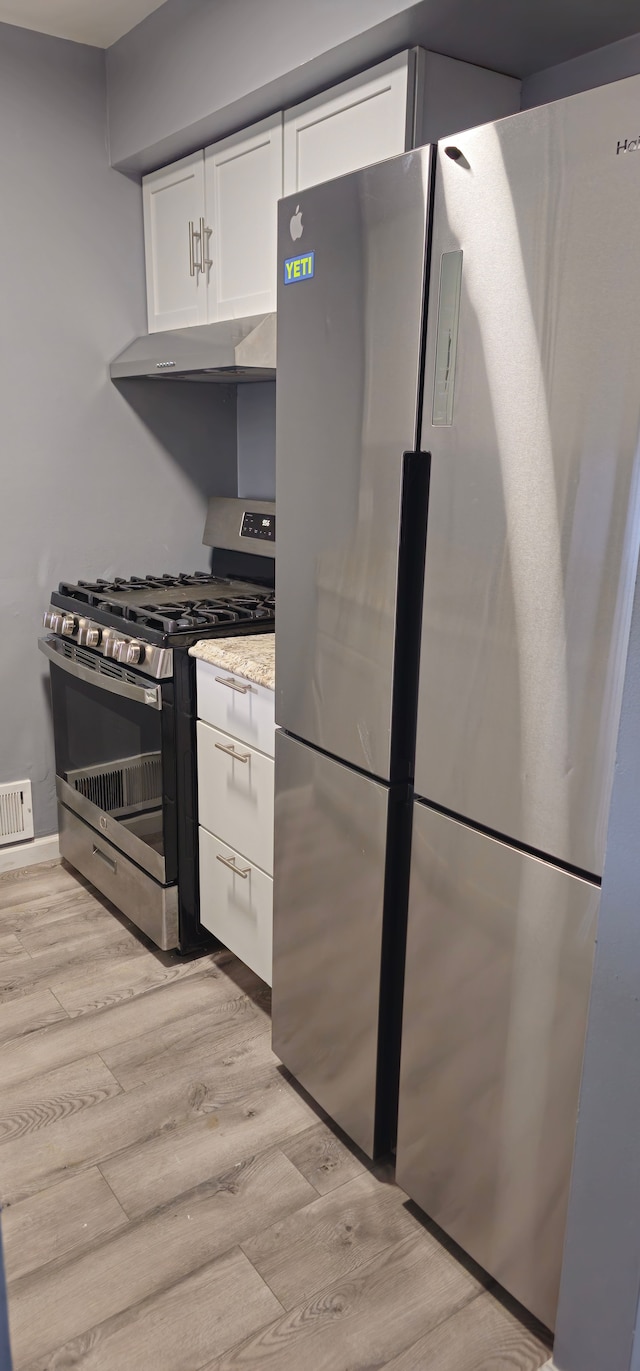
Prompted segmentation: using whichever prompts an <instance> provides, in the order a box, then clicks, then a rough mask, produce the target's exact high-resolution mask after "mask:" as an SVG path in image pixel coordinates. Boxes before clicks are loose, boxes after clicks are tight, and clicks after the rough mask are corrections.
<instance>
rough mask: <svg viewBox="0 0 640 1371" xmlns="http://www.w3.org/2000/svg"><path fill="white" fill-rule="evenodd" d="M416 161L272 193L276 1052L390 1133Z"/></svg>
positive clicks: (409, 684) (414, 599)
mask: <svg viewBox="0 0 640 1371" xmlns="http://www.w3.org/2000/svg"><path fill="white" fill-rule="evenodd" d="M431 165H432V158H431V152H430V150H429V149H426V148H425V149H421V150H419V151H415V152H410V153H407V154H405V155H403V156H401V157H398V158H394V159H393V160H391V161H389V162H384V163H381V164H379V165H377V166H373V167H370V168H368V169H366V170H364V171H361V172H357V173H355V174H354V175H351V176H346V177H342V178H340V179H337V180H335V181H332V182H329V183H326V184H325V185H322V186H317V187H313V188H311V189H309V190H306V191H304V192H302V193H301V194H300V195H298V196H295V197H290V198H288V199H286V200H284V201H282V202H281V203H280V209H279V248H278V272H279V286H278V392H277V421H276V422H277V490H278V566H277V573H276V574H277V583H276V599H277V604H278V627H277V633H276V722H277V724H278V725H279V730H280V731H279V732H278V734H277V738H276V820H275V867H274V957H273V1046H274V1050H275V1052H277V1054H278V1056H279V1057H280V1058H281V1060H282V1061H283V1062H284V1063H285V1065H286V1066H287V1067H288V1068H289V1069H290V1071H291V1072H292V1073H293V1075H294V1076H295V1077H296V1078H297V1079H298V1080H299V1081H300V1082H301V1084H302V1085H303V1086H304V1087H305V1088H306V1089H307V1090H308V1091H309V1092H310V1094H311V1095H312V1096H313V1097H314V1098H315V1099H316V1100H317V1101H318V1103H319V1104H320V1105H322V1106H323V1108H324V1109H326V1110H327V1112H328V1113H329V1114H330V1115H331V1116H332V1118H334V1119H335V1120H336V1121H337V1122H338V1123H339V1124H340V1125H341V1126H342V1128H343V1129H345V1131H346V1132H347V1133H348V1134H349V1135H350V1137H352V1138H353V1139H354V1140H355V1141H356V1142H357V1143H358V1144H359V1145H360V1147H362V1148H363V1149H364V1150H365V1152H367V1153H369V1154H373V1153H374V1152H376V1151H380V1150H383V1149H384V1148H385V1147H386V1146H388V1145H389V1143H390V1142H391V1141H392V1139H393V1136H394V1132H395V1112H396V1108H397V1076H398V1065H399V1024H400V1010H401V986H400V981H401V976H402V968H403V960H404V935H405V929H406V887H407V880H408V843H409V840H410V820H411V807H410V787H409V782H410V779H411V775H412V769H413V756H414V741H415V709H416V696H417V667H418V638H419V614H420V602H421V594H422V578H423V562H424V538H425V526H426V500H427V486H428V461H427V459H426V458H425V457H424V455H423V454H420V453H419V452H418V451H417V444H418V434H419V430H420V401H421V377H422V364H423V342H424V308H423V307H424V295H425V272H426V261H427V229H428V218H429V201H430V188H431Z"/></svg>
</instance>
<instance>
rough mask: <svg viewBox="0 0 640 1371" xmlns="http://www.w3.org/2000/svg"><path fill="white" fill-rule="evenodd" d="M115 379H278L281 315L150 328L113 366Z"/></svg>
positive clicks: (113, 379) (263, 315)
mask: <svg viewBox="0 0 640 1371" xmlns="http://www.w3.org/2000/svg"><path fill="white" fill-rule="evenodd" d="M110 372H111V379H112V381H120V380H125V379H126V378H128V377H132V376H138V377H141V376H145V377H149V378H150V379H151V378H153V379H155V380H158V379H162V380H176V381H226V382H227V384H228V383H229V382H234V381H272V380H274V379H275V374H276V315H275V314H252V315H249V316H247V317H246V318H244V319H225V320H224V321H223V322H222V323H218V324H197V325H195V326H194V327H191V328H179V329H170V330H166V331H165V332H163V333H146V334H145V335H144V336H143V337H142V338H136V340H135V342H134V343H130V344H129V347H126V348H125V350H124V352H121V353H120V356H119V357H116V359H115V361H114V362H112V363H111V367H110Z"/></svg>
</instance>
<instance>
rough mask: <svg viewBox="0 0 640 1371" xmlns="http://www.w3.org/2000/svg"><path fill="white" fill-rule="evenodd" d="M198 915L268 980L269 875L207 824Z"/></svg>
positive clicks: (203, 830) (202, 839)
mask: <svg viewBox="0 0 640 1371" xmlns="http://www.w3.org/2000/svg"><path fill="white" fill-rule="evenodd" d="M200 918H201V921H202V923H203V924H204V927H205V928H208V929H209V932H210V933H213V934H214V936H215V937H216V938H219V939H220V942H221V943H224V944H225V946H226V947H228V948H230V950H231V951H232V952H235V954H236V956H237V957H239V958H240V960H241V961H242V962H245V963H246V965H247V966H250V967H251V970H252V971H255V972H256V975H258V976H260V977H261V978H262V980H263V981H266V982H267V984H268V985H271V961H272V929H273V881H272V879H271V877H270V876H267V875H265V872H264V871H260V869H259V867H257V866H253V865H252V864H251V862H249V861H247V860H246V859H245V858H244V857H242V856H241V855H240V853H238V852H235V851H234V849H233V848H231V847H229V846H227V844H226V843H223V842H221V841H220V839H219V838H215V837H214V836H213V834H212V833H208V832H207V830H206V828H201V829H200Z"/></svg>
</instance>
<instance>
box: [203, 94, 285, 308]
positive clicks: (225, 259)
mask: <svg viewBox="0 0 640 1371" xmlns="http://www.w3.org/2000/svg"><path fill="white" fill-rule="evenodd" d="M205 188H206V206H207V225H208V227H210V229H211V233H210V235H208V250H207V256H208V259H209V262H210V265H209V267H208V268H207V270H208V292H209V319H210V320H214V319H236V318H238V317H240V316H241V315H246V314H266V313H269V311H270V310H274V309H275V307H276V247H277V221H278V215H277V205H278V200H279V199H280V196H281V195H282V114H275V115H273V116H272V118H270V119H264V120H263V121H262V123H260V124H256V125H254V127H253V128H250V129H244V130H243V131H242V132H241V133H235V134H233V135H232V137H231V138H225V139H224V141H223V142H221V143H215V144H214V146H213V147H211V148H207V149H206V152H205Z"/></svg>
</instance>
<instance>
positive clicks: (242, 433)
mask: <svg viewBox="0 0 640 1371" xmlns="http://www.w3.org/2000/svg"><path fill="white" fill-rule="evenodd" d="M238 495H248V496H250V497H251V498H252V499H254V500H275V498H276V383H275V381H264V382H260V383H259V384H256V385H253V384H252V385H246V386H238Z"/></svg>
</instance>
